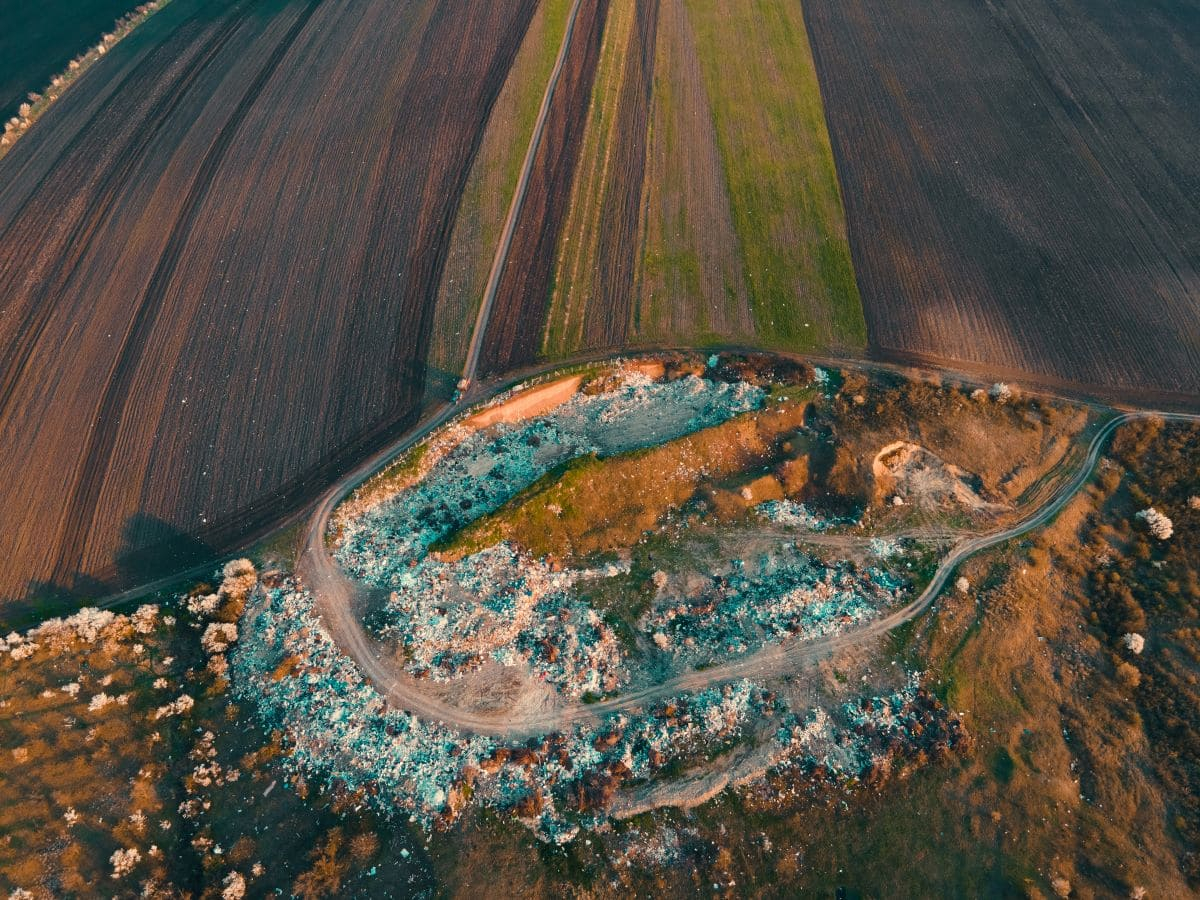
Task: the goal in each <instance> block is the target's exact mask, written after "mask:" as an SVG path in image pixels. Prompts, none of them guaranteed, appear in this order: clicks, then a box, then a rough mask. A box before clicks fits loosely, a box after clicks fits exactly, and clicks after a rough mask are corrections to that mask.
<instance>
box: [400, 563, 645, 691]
mask: <svg viewBox="0 0 1200 900" xmlns="http://www.w3.org/2000/svg"><path fill="white" fill-rule="evenodd" d="M612 569H613V572H614V573H621V572H623V571H624V570H623V569H619V568H617V567H612ZM597 574H598V573H594V572H591V571H580V570H562V569H561V568H560V570H559V571H557V572H556V571H554V570H553V568H552V567H551V566H548V565H547V564H545V563H544V562H541V561H539V560H535V559H533V558H532V557H531V556H529V554H527V553H522V552H520V551H518V550H517V549H516V548H514V547H512V546H510V545H508V544H498V545H496V546H494V547H489V548H488V549H486V550H483V551H481V552H479V553H475V554H472V555H470V556H468V557H465V558H463V559H461V560H459V561H458V562H455V563H442V562H439V561H437V560H434V559H432V558H430V557H426V558H424V559H421V560H420V561H418V562H417V563H416V565H414V566H411V567H409V568H408V569H407V570H406V571H404V572H403V573H402V574H401V576H400V577H399V578H398V579H397V589H396V590H395V591H393V592H392V594H391V595H390V597H389V599H388V602H387V605H386V607H385V609H384V612H383V616H382V620H383V621H384V623H385V624H384V625H383V626H382V628H380V634H381V635H382V636H384V637H387V638H389V639H393V640H395V641H397V642H399V643H401V644H402V645H403V646H404V650H405V654H406V657H407V660H408V662H407V667H408V669H409V671H411V672H412V673H413V674H415V675H418V676H421V675H426V676H428V677H431V678H433V679H435V680H439V681H441V680H448V679H452V678H457V677H459V676H461V675H462V674H463V673H464V672H467V671H471V670H474V669H477V668H479V667H480V666H481V665H483V663H484V662H485V661H489V660H490V661H492V662H497V663H500V664H502V665H506V666H518V667H528V668H529V670H530V671H531V672H532V673H533V674H534V675H535V676H536V677H538V678H541V679H543V680H545V681H546V682H548V683H550V684H553V685H555V686H556V687H557V688H558V689H559V690H560V691H562V692H563V693H564V694H566V695H567V696H572V697H578V696H582V695H583V694H585V693H589V692H591V693H597V694H598V693H602V692H605V691H611V690H614V689H616V688H617V687H620V686H621V685H622V684H624V683H626V682H627V681H628V678H629V676H628V673H627V672H626V670H625V667H624V663H623V659H622V651H621V646H620V643H619V642H618V640H617V637H616V634H615V633H614V632H613V630H612V628H610V627H609V626H608V625H607V624H606V623H605V622H604V621H603V620H602V619H601V617H600V616H599V615H598V614H597V613H596V612H595V611H594V610H592V609H591V607H589V606H588V605H587V604H586V603H584V602H582V601H581V600H579V599H578V598H577V597H576V596H575V595H574V593H573V592H572V590H571V589H572V587H573V586H574V585H575V583H576V582H577V581H579V580H581V579H586V578H593V577H597ZM606 576H607V573H604V574H603V575H601V576H600V577H606Z"/></svg>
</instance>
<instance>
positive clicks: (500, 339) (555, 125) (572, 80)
mask: <svg viewBox="0 0 1200 900" xmlns="http://www.w3.org/2000/svg"><path fill="white" fill-rule="evenodd" d="M608 3H609V0H582V5H581V7H580V10H579V14H578V18H577V20H576V23H575V28H574V31H573V33H572V35H571V41H570V44H571V46H570V48H569V49H568V53H567V57H566V62H565V65H564V69H563V72H562V74H561V75H560V78H559V83H558V85H557V87H556V89H555V92H554V97H553V98H552V102H551V105H550V110H549V113H548V118H547V122H546V129H545V134H544V136H543V138H542V140H541V144H540V146H539V147H538V152H537V156H536V159H535V161H534V166H533V171H532V174H531V178H530V183H529V188H528V191H527V194H526V197H525V199H524V202H523V204H522V208H521V211H520V216H519V218H518V220H517V223H516V225H515V228H514V237H513V242H512V245H511V247H510V248H509V250H508V256H507V261H506V264H505V266H504V269H503V273H502V275H501V277H500V283H499V287H498V288H497V292H496V299H495V301H494V303H493V304H492V305H491V307H490V311H489V317H488V320H487V322H486V326H487V327H486V331H485V333H484V337H483V341H484V344H483V349H482V351H481V353H480V358H479V371H480V374H483V375H485V376H486V375H495V374H498V373H500V372H504V371H507V370H510V369H514V368H520V367H521V366H525V365H529V364H530V363H532V362H533V360H534V357H535V355H536V353H537V350H538V347H539V344H540V341H541V336H542V328H543V325H544V319H545V315H546V308H547V305H548V303H549V297H550V290H551V287H552V284H553V276H554V264H555V261H556V251H557V247H558V239H559V235H560V233H561V231H562V228H563V224H564V220H565V218H566V215H567V206H568V203H569V200H570V193H571V190H570V186H571V183H572V180H573V178H574V175H575V168H576V163H577V161H578V158H579V150H580V145H581V142H582V140H583V134H584V125H585V123H586V121H587V112H588V106H589V104H590V102H591V89H592V81H593V78H594V76H595V71H596V62H597V59H598V57H599V53H600V42H601V39H602V38H603V35H604V24H605V21H606V19H607V13H608Z"/></svg>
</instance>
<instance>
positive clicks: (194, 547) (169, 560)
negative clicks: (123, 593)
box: [114, 513, 217, 585]
mask: <svg viewBox="0 0 1200 900" xmlns="http://www.w3.org/2000/svg"><path fill="white" fill-rule="evenodd" d="M216 559H217V553H216V551H215V550H213V548H212V547H211V546H209V545H208V544H206V543H205V542H204V541H202V540H200V539H199V538H198V537H196V536H195V535H192V534H188V533H186V532H184V531H181V530H180V529H178V528H176V527H175V526H174V525H171V524H170V523H168V522H164V521H163V520H162V519H159V518H157V517H155V516H149V515H146V514H145V513H135V514H134V515H132V516H130V517H129V518H128V519H126V520H125V526H124V528H123V529H122V530H121V549H120V550H118V551H117V553H116V555H115V557H114V565H115V568H116V581H117V582H118V584H120V585H133V584H139V583H143V582H147V581H154V580H155V579H158V578H163V577H165V576H168V575H170V574H171V573H172V572H184V571H186V570H188V569H192V568H195V567H196V566H198V565H200V564H201V563H205V562H213V561H215V560H216Z"/></svg>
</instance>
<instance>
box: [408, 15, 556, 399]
mask: <svg viewBox="0 0 1200 900" xmlns="http://www.w3.org/2000/svg"><path fill="white" fill-rule="evenodd" d="M570 9H571V0H545V2H543V3H541V4H540V5H539V6H538V9H537V12H535V13H534V17H533V20H532V21H531V22H530V25H529V30H528V32H527V34H526V37H525V40H524V42H523V43H522V45H521V49H520V51H519V52H518V54H517V58H516V59H515V60H514V61H513V65H512V69H511V70H510V71H509V75H508V79H507V80H506V81H505V83H504V88H503V89H502V90H501V92H500V96H499V97H497V98H496V104H495V107H494V108H493V110H492V115H491V119H490V121H489V123H488V129H487V132H486V133H485V135H484V138H483V143H482V144H481V145H480V148H479V153H478V154H477V155H476V157H475V162H474V164H473V165H472V167H471V172H470V175H469V176H468V180H467V186H466V190H465V191H464V192H463V201H462V204H461V206H460V207H459V210H458V215H457V218H456V220H455V224H454V232H453V235H452V237H451V243H450V250H449V258H448V260H447V264H446V275H445V277H444V278H443V280H442V285H441V288H440V294H439V297H438V304H437V310H436V312H435V314H434V328H433V341H432V345H431V348H430V364H431V366H432V367H434V368H435V369H437V370H440V371H443V372H448V373H455V372H459V371H461V370H462V366H463V361H464V360H465V358H466V355H467V345H468V342H469V340H470V337H471V332H470V324H471V323H472V322H474V321H475V316H476V313H477V312H478V308H479V303H480V301H481V299H482V297H483V292H484V287H485V284H486V281H487V277H488V266H489V265H490V263H491V261H492V252H493V251H494V249H495V247H496V243H497V242H498V241H499V239H500V234H501V232H502V230H503V228H504V220H505V216H506V214H507V213H508V208H509V206H510V204H511V202H512V196H513V192H514V191H515V190H516V187H517V181H518V179H519V178H520V175H521V165H522V163H523V162H524V160H525V152H526V149H527V148H528V146H529V141H530V138H531V136H532V134H533V129H534V126H535V124H536V122H537V115H538V110H539V108H540V106H541V102H542V97H543V95H544V93H545V89H546V82H547V81H548V80H549V78H550V74H551V72H552V70H553V68H554V63H555V59H556V58H557V55H558V51H559V48H560V46H561V44H562V36H563V32H564V29H565V28H566V23H567V15H568V13H569V11H570ZM436 386H437V381H436V380H435V379H431V387H434V388H436Z"/></svg>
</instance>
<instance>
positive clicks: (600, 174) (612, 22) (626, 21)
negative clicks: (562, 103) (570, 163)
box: [542, 2, 635, 358]
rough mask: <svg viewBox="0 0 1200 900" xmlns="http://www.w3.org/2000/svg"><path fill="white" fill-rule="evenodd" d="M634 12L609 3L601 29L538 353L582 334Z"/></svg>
mask: <svg viewBox="0 0 1200 900" xmlns="http://www.w3.org/2000/svg"><path fill="white" fill-rule="evenodd" d="M634 18H635V11H634V8H633V4H631V3H621V2H617V3H613V4H611V5H610V7H609V12H608V21H607V23H606V24H605V29H604V43H603V46H602V47H601V49H600V62H599V64H598V66H597V69H596V79H595V82H594V85H593V88H592V104H591V110H590V111H589V113H588V124H587V134H586V137H585V138H584V145H583V151H582V154H581V156H580V160H579V164H578V166H577V168H576V178H575V185H574V188H573V190H572V195H571V207H570V211H569V213H568V216H567V225H566V227H565V228H564V229H563V237H562V242H561V245H560V248H559V254H558V264H557V266H556V270H555V282H554V290H553V292H552V294H551V300H550V311H549V313H548V314H547V316H546V332H545V335H544V337H543V339H542V352H543V353H544V354H545V355H546V356H548V357H551V358H554V357H559V356H563V355H564V354H566V353H569V352H571V351H572V350H574V349H577V348H578V347H579V345H580V343H581V342H582V338H583V322H584V317H583V314H584V308H585V306H586V304H587V302H588V299H589V298H588V297H587V296H586V295H585V296H579V293H580V292H586V290H587V288H588V285H589V283H590V276H591V270H592V268H593V267H594V265H595V262H596V261H595V258H594V257H595V249H596V248H595V240H594V236H595V235H597V234H598V233H599V230H600V224H599V223H600V216H601V214H602V212H603V210H604V197H603V189H604V184H605V182H606V179H607V174H608V167H609V162H610V157H611V154H612V148H613V137H612V126H613V123H614V121H615V120H616V116H617V107H618V101H619V100H620V97H621V83H622V81H623V76H624V73H625V54H626V52H627V51H628V48H629V43H630V37H631V35H632V28H633V22H634Z"/></svg>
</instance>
